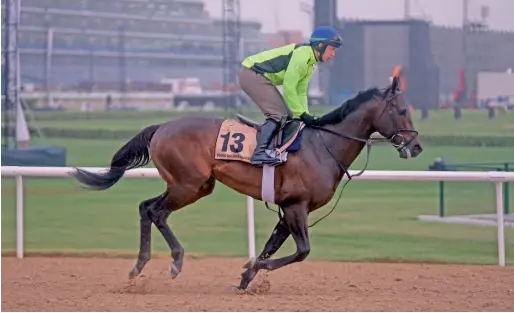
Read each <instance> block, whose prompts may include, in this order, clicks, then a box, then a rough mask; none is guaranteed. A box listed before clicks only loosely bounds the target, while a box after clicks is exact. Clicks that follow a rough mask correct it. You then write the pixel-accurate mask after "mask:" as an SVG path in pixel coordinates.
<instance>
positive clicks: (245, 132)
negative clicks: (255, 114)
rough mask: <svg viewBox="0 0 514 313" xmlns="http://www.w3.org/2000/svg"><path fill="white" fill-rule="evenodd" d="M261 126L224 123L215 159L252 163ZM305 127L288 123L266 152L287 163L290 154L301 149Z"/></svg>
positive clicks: (233, 122)
mask: <svg viewBox="0 0 514 313" xmlns="http://www.w3.org/2000/svg"><path fill="white" fill-rule="evenodd" d="M243 120H244V119H243ZM259 126H260V125H259V124H258V123H255V122H252V121H250V120H248V121H245V122H244V123H243V122H241V121H238V120H234V119H227V120H225V121H223V123H222V124H221V127H220V130H219V132H218V137H217V139H216V148H215V154H214V158H215V159H216V160H233V161H242V162H246V163H251V161H250V159H251V157H252V155H253V152H254V150H255V147H256V145H257V128H258V127H259ZM304 126H305V125H304V124H303V122H301V121H297V120H293V121H288V123H287V124H286V125H285V126H284V128H283V131H282V132H279V133H278V134H276V135H275V137H274V139H273V141H272V143H271V147H269V149H268V150H267V151H266V152H267V153H270V154H271V153H273V154H275V155H276V156H279V155H280V158H281V160H282V163H283V162H285V161H286V160H287V154H288V152H294V151H298V150H299V149H300V139H301V134H302V130H303V128H304ZM278 136H282V137H281V139H282V140H281V142H282V144H281V145H280V146H277V139H278ZM280 164H281V163H280ZM274 165H278V164H274Z"/></svg>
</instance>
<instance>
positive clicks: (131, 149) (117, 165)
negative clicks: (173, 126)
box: [71, 125, 161, 190]
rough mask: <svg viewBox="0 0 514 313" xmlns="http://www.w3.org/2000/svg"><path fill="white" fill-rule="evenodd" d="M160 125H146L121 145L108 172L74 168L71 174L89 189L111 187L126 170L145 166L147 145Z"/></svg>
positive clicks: (146, 162) (147, 160) (148, 155)
mask: <svg viewBox="0 0 514 313" xmlns="http://www.w3.org/2000/svg"><path fill="white" fill-rule="evenodd" d="M160 126H161V125H152V126H148V127H147V128H145V129H143V130H142V131H141V132H140V133H139V134H137V135H136V136H135V137H134V138H132V139H131V140H130V141H129V142H127V143H126V144H125V145H124V146H123V147H121V149H120V150H118V152H116V154H115V155H114V156H113V157H112V161H111V167H110V169H109V171H108V172H106V173H103V174H96V173H91V172H88V171H86V170H82V169H79V168H75V171H74V172H73V173H71V176H73V177H75V178H76V179H77V180H79V181H80V182H81V183H83V184H84V185H86V186H88V187H89V189H93V190H105V189H108V188H110V187H112V186H113V185H114V184H116V183H117V182H118V180H120V178H121V177H122V176H123V174H124V173H125V171H126V170H129V169H132V168H137V167H141V166H145V165H147V164H148V162H150V153H149V151H148V147H149V145H150V141H151V140H152V137H153V135H154V133H155V132H156V131H157V129H158V128H159V127H160Z"/></svg>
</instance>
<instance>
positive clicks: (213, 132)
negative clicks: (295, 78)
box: [71, 77, 422, 290]
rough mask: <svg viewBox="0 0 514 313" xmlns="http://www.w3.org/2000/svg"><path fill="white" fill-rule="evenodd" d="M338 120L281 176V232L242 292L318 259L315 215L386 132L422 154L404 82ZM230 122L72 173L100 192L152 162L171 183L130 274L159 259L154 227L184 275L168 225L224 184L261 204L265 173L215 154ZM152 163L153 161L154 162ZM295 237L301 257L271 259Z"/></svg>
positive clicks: (354, 101) (154, 204)
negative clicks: (103, 167)
mask: <svg viewBox="0 0 514 313" xmlns="http://www.w3.org/2000/svg"><path fill="white" fill-rule="evenodd" d="M321 119H324V120H329V121H331V123H330V124H328V125H326V126H323V127H315V126H312V127H309V126H306V127H305V128H304V129H303V134H302V139H301V141H302V142H301V144H302V146H301V149H300V150H298V151H297V152H295V153H292V154H291V155H290V156H289V159H288V160H287V162H285V163H284V164H282V165H280V166H277V167H276V171H275V188H274V189H275V199H276V201H275V203H276V204H277V205H278V206H279V207H280V208H282V211H283V217H282V218H281V219H280V220H279V222H278V223H277V225H276V226H275V228H274V229H273V231H272V233H271V236H270V238H269V239H268V241H267V242H266V244H265V246H264V249H263V250H262V252H261V253H260V255H259V256H258V257H257V258H256V259H251V260H249V261H248V262H247V263H246V264H245V265H244V266H243V267H244V268H246V271H245V272H243V273H242V274H241V281H240V285H239V287H238V288H239V289H240V290H244V289H246V288H247V287H248V285H249V283H250V282H251V281H252V280H253V279H254V277H255V276H256V274H257V272H258V271H259V270H261V269H265V270H268V271H273V270H276V269H279V268H281V267H283V266H286V265H288V264H291V263H294V262H301V261H303V260H304V259H305V258H306V257H307V256H308V255H309V252H310V242H309V233H308V215H309V213H311V212H313V211H315V210H317V209H318V208H320V207H322V206H323V205H325V204H326V203H328V202H329V201H330V200H331V198H332V197H333V195H334V193H335V191H336V189H337V187H338V185H339V183H340V181H341V180H342V179H343V176H344V175H345V174H346V175H348V171H347V168H349V167H350V165H351V164H352V163H353V161H354V160H355V159H356V158H357V156H358V155H359V154H360V152H361V151H362V149H363V148H364V146H365V145H366V144H369V140H370V137H371V135H372V134H373V133H375V132H378V133H380V134H381V135H382V136H384V139H386V140H387V141H389V142H390V143H391V144H392V145H393V146H394V147H396V149H397V150H398V151H399V156H400V157H401V158H408V157H416V156H417V155H418V154H420V153H421V151H422V147H421V144H420V142H419V140H418V138H417V135H418V133H417V131H416V130H415V129H414V126H413V122H412V119H411V115H410V112H409V110H408V109H407V106H406V104H405V101H404V97H403V95H402V92H401V90H399V89H398V79H397V78H396V77H394V78H393V80H392V83H391V84H390V85H389V86H388V87H386V88H385V89H383V90H380V89H378V88H375V87H373V88H369V89H367V90H365V91H361V92H360V93H358V94H357V95H356V96H355V97H354V98H351V99H349V100H347V101H345V102H344V103H343V104H342V105H341V106H339V107H337V108H335V109H334V110H332V111H331V112H329V113H327V114H325V115H323V116H322V117H321ZM223 121H224V119H222V118H217V117H204V116H184V117H180V118H177V119H173V120H170V121H168V122H166V123H163V124H159V125H151V126H148V127H146V128H145V129H143V130H142V131H141V132H140V133H139V134H138V135H136V136H135V137H134V138H132V139H131V140H129V141H128V142H127V143H126V144H125V145H124V146H122V147H121V148H120V149H119V151H117V152H116V153H115V155H114V156H113V158H112V161H111V164H110V168H109V170H108V171H106V172H105V173H102V174H96V173H91V172H87V171H85V170H82V169H78V168H75V169H74V171H73V172H72V173H71V175H72V176H73V177H75V178H76V179H77V180H78V181H80V182H81V183H83V184H84V185H86V186H88V187H89V188H91V189H94V190H104V189H108V188H110V187H111V186H113V185H114V184H115V183H116V182H118V181H119V180H120V178H121V177H122V176H123V174H124V172H125V171H127V170H129V169H133V168H137V167H141V166H144V165H146V164H148V163H149V161H150V158H151V160H152V161H153V163H154V165H155V167H156V168H157V170H158V172H159V173H160V175H161V177H162V179H163V180H164V181H165V183H166V188H165V191H164V192H163V193H162V194H161V195H158V196H156V197H154V198H151V199H148V200H145V201H143V202H141V203H140V205H139V214H140V246H139V253H138V258H137V262H136V264H135V265H134V267H133V269H132V270H131V271H130V273H129V278H131V279H132V278H135V277H136V276H138V275H139V273H141V271H142V270H143V267H144V266H145V264H146V263H147V262H148V261H149V260H150V255H151V252H150V250H151V245H150V240H151V238H150V237H151V226H152V223H153V224H155V226H156V227H157V228H158V230H159V231H160V233H161V234H162V236H163V237H164V239H165V240H166V242H167V244H168V245H169V248H170V250H171V256H172V258H173V260H172V262H171V264H170V272H171V276H172V278H175V277H177V275H178V274H179V273H180V272H181V270H182V265H183V259H184V249H183V247H182V246H181V244H180V242H179V241H178V239H177V237H176V235H175V234H174V233H173V231H172V230H171V228H170V227H169V225H168V224H167V218H168V216H169V215H170V213H172V212H174V211H177V210H179V209H181V208H183V207H185V206H187V205H189V204H191V203H193V202H196V201H197V200H199V199H200V198H202V197H205V196H207V195H210V194H211V193H212V192H213V190H214V186H215V183H216V181H219V182H221V183H222V184H225V185H227V186H228V187H230V188H231V189H233V190H235V191H237V192H239V193H242V194H245V195H247V196H250V197H252V198H254V199H257V200H261V193H260V192H261V179H262V171H263V169H262V168H260V167H256V166H253V165H251V164H249V163H245V162H240V161H226V160H217V159H215V158H214V149H215V145H216V141H217V134H218V131H219V129H220V126H221V124H222V123H223ZM150 156H151V157H150ZM289 235H291V236H292V237H293V239H294V241H295V243H296V252H295V253H293V254H292V255H289V256H285V257H283V258H279V259H271V257H272V256H273V255H274V254H275V253H276V252H277V251H278V249H279V248H280V247H281V246H282V244H283V243H284V242H285V240H286V239H287V238H288V237H289Z"/></svg>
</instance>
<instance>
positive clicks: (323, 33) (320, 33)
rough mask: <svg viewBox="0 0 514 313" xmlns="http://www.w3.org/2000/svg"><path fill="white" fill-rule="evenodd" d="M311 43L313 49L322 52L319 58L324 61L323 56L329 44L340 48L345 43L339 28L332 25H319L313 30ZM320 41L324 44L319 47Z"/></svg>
mask: <svg viewBox="0 0 514 313" xmlns="http://www.w3.org/2000/svg"><path fill="white" fill-rule="evenodd" d="M309 43H310V45H311V46H312V48H313V49H315V50H316V51H318V52H319V53H320V57H319V60H320V62H323V59H322V56H323V53H325V50H326V49H327V45H330V46H333V47H335V48H339V47H340V46H341V45H342V44H343V38H342V37H341V35H340V34H339V32H338V31H337V29H335V28H333V27H331V26H319V27H317V28H316V29H314V31H313V32H312V34H311V38H310V39H309ZM319 43H323V45H322V46H321V47H319V46H318V44H319Z"/></svg>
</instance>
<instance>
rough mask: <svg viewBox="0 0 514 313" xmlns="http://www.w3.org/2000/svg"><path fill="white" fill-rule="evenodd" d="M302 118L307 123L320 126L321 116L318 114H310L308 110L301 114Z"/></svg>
mask: <svg viewBox="0 0 514 313" xmlns="http://www.w3.org/2000/svg"><path fill="white" fill-rule="evenodd" d="M300 119H301V120H302V121H303V122H304V123H305V124H306V125H314V126H318V124H319V118H318V117H316V116H312V115H310V114H308V113H307V112H304V113H303V114H302V115H300Z"/></svg>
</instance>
